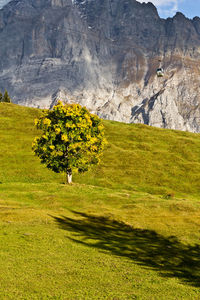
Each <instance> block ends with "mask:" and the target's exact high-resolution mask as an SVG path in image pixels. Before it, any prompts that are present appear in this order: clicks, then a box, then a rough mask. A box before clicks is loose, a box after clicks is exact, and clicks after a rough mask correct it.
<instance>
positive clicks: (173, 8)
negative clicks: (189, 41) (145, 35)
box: [0, 0, 200, 18]
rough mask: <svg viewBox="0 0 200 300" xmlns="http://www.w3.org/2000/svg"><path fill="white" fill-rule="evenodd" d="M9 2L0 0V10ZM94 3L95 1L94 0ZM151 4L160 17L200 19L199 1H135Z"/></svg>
mask: <svg viewBox="0 0 200 300" xmlns="http://www.w3.org/2000/svg"><path fill="white" fill-rule="evenodd" d="M9 1H10V0H0V8H1V7H2V6H3V5H5V4H6V3H8V2H9ZM94 1H95V0H94ZM137 1H139V2H141V3H142V2H152V3H153V4H154V5H155V6H156V7H157V9H158V13H159V15H160V17H162V18H167V17H173V16H174V15H175V14H176V12H177V11H180V12H182V13H184V15H185V16H186V17H188V18H193V17H195V16H198V17H200V0H137Z"/></svg>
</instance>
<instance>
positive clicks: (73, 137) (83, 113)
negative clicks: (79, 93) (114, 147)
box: [33, 101, 106, 183]
mask: <svg viewBox="0 0 200 300" xmlns="http://www.w3.org/2000/svg"><path fill="white" fill-rule="evenodd" d="M35 124H36V127H37V128H38V129H42V130H43V134H42V136H41V137H37V138H35V140H34V143H33V151H34V152H35V154H36V155H37V156H39V158H40V159H41V162H42V163H44V164H46V165H47V167H48V168H49V169H51V170H53V171H54V172H56V173H60V172H64V173H66V175H67V182H68V183H71V182H72V173H74V172H85V171H87V170H88V169H89V167H90V166H91V165H95V164H98V163H99V162H100V157H101V154H102V151H103V148H104V145H105V143H106V140H105V138H104V126H103V125H102V122H101V120H100V118H99V117H98V116H96V115H93V114H91V113H89V111H88V110H87V109H86V108H85V107H82V106H80V105H79V104H65V105H63V104H62V102H61V101H59V102H58V104H57V105H56V106H54V107H53V110H44V111H43V114H42V116H41V117H40V118H39V119H37V120H36V121H35Z"/></svg>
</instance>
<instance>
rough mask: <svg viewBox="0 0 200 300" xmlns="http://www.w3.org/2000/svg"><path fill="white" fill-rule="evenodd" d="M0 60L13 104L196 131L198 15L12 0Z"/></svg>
mask: <svg viewBox="0 0 200 300" xmlns="http://www.w3.org/2000/svg"><path fill="white" fill-rule="evenodd" d="M0 58H1V59H0V90H3V89H5V88H6V89H7V90H8V92H9V94H10V96H11V97H12V99H13V101H14V102H16V103H19V104H22V105H28V106H35V107H51V106H52V105H53V104H54V103H55V102H56V101H57V99H62V100H65V101H67V102H79V103H80V104H83V105H86V106H87V107H88V108H89V109H90V110H91V111H93V112H96V113H98V114H99V115H100V116H101V117H102V118H106V119H112V120H117V121H123V122H133V123H138V122H139V123H145V124H149V125H153V126H159V127H164V128H172V129H181V130H189V131H193V132H200V89H199V85H200V18H198V17H196V18H194V19H193V20H190V19H187V18H186V17H185V16H184V15H183V14H181V13H177V14H176V15H175V16H174V17H173V18H168V19H166V20H165V19H161V18H159V16H158V13H157V10H156V8H155V7H154V6H153V4H151V3H148V4H145V3H143V4H141V3H139V2H137V1H136V0H84V1H83V0H82V1H81V0H12V1H10V2H9V3H8V4H7V5H6V6H4V7H3V9H1V10H0ZM159 65H162V67H163V68H164V70H165V75H164V77H162V78H157V76H156V69H157V68H158V67H159Z"/></svg>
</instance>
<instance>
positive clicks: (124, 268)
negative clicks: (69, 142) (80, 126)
mask: <svg viewBox="0 0 200 300" xmlns="http://www.w3.org/2000/svg"><path fill="white" fill-rule="evenodd" d="M39 115H40V110H38V109H32V108H27V107H21V106H18V105H14V104H6V103H0V299H6V300H7V299H15V300H18V299H30V300H32V299H41V300H43V299H67V300H68V299H69V300H70V299H84V300H85V299H109V300H121V299H148V300H149V299H159V300H160V299H163V300H170V299H177V300H180V299H187V300H188V299H200V201H199V200H200V135H199V134H192V133H188V132H181V131H175V130H166V129H159V128H154V127H149V126H145V125H141V124H124V123H118V122H113V121H103V123H104V126H105V133H106V138H107V140H108V144H107V146H106V149H105V151H104V155H103V157H102V161H101V163H100V165H99V166H96V167H95V168H93V169H91V170H90V171H89V172H87V173H85V174H82V175H79V174H75V175H74V176H73V181H74V183H73V184H72V185H67V184H65V177H64V175H63V174H56V173H53V172H52V171H50V170H48V169H47V168H46V167H45V166H44V165H42V164H41V163H40V161H39V159H38V158H37V157H35V156H34V154H33V152H32V149H31V147H32V141H33V139H34V137H35V136H38V135H40V132H38V131H37V130H36V129H35V128H34V119H35V118H37V116H39Z"/></svg>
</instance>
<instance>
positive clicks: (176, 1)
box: [137, 0, 200, 19]
mask: <svg viewBox="0 0 200 300" xmlns="http://www.w3.org/2000/svg"><path fill="white" fill-rule="evenodd" d="M137 1H139V2H141V3H142V2H152V3H153V4H154V5H155V6H156V7H157V9H158V13H159V15H160V17H162V18H167V17H173V16H174V15H175V14H176V12H177V11H180V12H182V13H183V14H184V15H185V16H186V17H188V18H190V19H192V18H193V17H195V16H198V17H200V0H137Z"/></svg>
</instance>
